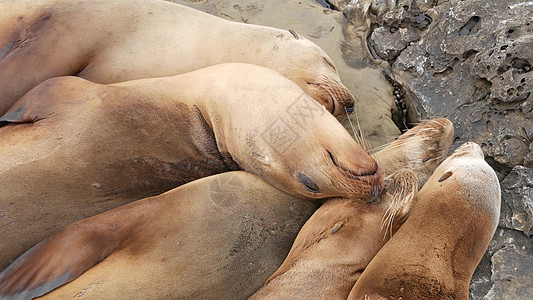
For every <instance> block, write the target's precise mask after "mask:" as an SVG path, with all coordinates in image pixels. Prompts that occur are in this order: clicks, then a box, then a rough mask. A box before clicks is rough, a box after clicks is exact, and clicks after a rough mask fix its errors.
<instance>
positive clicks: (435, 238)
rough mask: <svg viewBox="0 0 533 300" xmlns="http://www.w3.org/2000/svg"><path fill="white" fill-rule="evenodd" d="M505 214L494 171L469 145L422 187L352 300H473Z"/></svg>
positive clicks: (444, 163)
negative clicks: (473, 283)
mask: <svg viewBox="0 0 533 300" xmlns="http://www.w3.org/2000/svg"><path fill="white" fill-rule="evenodd" d="M499 213H500V185H499V182H498V178H497V177H496V174H495V172H494V170H492V168H491V167H490V166H489V165H488V164H487V163H486V162H485V160H484V159H483V152H482V150H481V148H480V147H479V146H478V145H477V144H475V143H465V144H463V145H462V146H460V147H459V148H457V149H456V150H455V152H454V153H453V154H452V155H451V156H450V157H448V158H447V159H446V160H445V161H444V162H443V163H442V164H441V165H440V166H439V167H438V168H437V169H436V170H435V172H434V173H433V175H432V176H431V177H430V178H429V179H428V181H427V182H426V184H425V185H424V186H423V187H422V189H421V190H420V192H419V193H418V201H417V203H416V204H415V206H414V207H413V209H412V211H411V213H410V215H409V218H408V219H407V221H406V222H405V223H404V224H403V225H402V227H401V228H400V229H399V230H398V232H397V233H396V234H395V235H394V236H393V237H392V238H391V240H390V241H389V242H388V243H387V244H386V245H385V246H384V247H383V248H382V249H381V250H380V251H379V252H378V254H377V255H376V256H375V257H374V259H373V260H372V261H371V262H370V264H369V265H368V267H367V268H366V270H365V271H364V272H363V275H361V277H360V278H359V280H358V281H357V283H356V284H355V285H354V287H353V289H352V291H351V293H350V296H349V297H348V299H399V298H402V299H468V288H469V284H470V279H471V278H472V274H473V273H474V270H475V269H476V267H477V265H478V264H479V261H480V260H481V258H482V256H483V254H484V253H485V251H486V249H487V247H488V245H489V242H490V240H491V239H492V236H493V234H494V232H495V230H496V227H497V225H498V220H499Z"/></svg>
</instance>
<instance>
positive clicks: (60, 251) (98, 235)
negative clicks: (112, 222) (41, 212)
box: [0, 222, 118, 299]
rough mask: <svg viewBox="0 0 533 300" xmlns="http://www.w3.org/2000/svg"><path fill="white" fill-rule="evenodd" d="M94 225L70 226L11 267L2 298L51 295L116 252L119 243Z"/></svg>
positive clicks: (1, 285) (0, 288)
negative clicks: (51, 292) (53, 291)
mask: <svg viewBox="0 0 533 300" xmlns="http://www.w3.org/2000/svg"><path fill="white" fill-rule="evenodd" d="M91 224H92V223H88V224H81V225H80V224H79V222H78V223H74V224H72V225H69V226H67V227H66V228H65V229H63V230H62V231H60V232H59V233H57V234H55V235H54V236H52V237H50V238H48V239H46V240H44V241H42V242H41V243H39V244H37V245H36V246H34V247H33V248H31V249H30V250H28V251H26V252H25V253H24V254H22V255H21V256H20V257H19V258H17V259H16V260H15V261H14V262H12V263H11V264H10V265H9V266H7V268H5V269H4V270H3V271H2V272H1V273H0V299H32V298H35V297H39V296H42V295H44V294H47V293H49V292H50V291H52V290H54V289H56V288H57V287H59V286H61V285H64V284H65V283H68V282H70V281H72V280H74V279H76V278H77V277H79V276H80V275H81V274H83V273H84V272H85V271H87V270H88V269H90V268H91V267H92V266H94V265H96V264H97V263H99V262H100V261H102V260H103V259H104V258H105V257H107V256H108V255H109V254H110V253H112V252H113V251H114V249H115V248H116V247H117V245H118V242H117V241H113V240H112V239H110V238H109V236H110V235H108V234H107V232H105V231H103V230H98V228H93V227H92V226H91ZM109 230H112V229H111V228H110V229H109Z"/></svg>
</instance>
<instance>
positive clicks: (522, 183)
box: [500, 166, 533, 238]
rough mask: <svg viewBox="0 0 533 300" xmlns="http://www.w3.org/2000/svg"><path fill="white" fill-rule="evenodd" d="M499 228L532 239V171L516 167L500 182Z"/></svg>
mask: <svg viewBox="0 0 533 300" xmlns="http://www.w3.org/2000/svg"><path fill="white" fill-rule="evenodd" d="M501 188H502V211H501V216H500V226H502V227H506V228H511V229H515V230H519V231H522V232H524V234H525V235H526V236H528V237H530V238H531V237H533V169H531V168H526V167H522V166H516V167H514V168H513V170H512V171H511V173H510V174H509V175H508V176H507V177H506V178H505V179H504V180H503V181H502V182H501Z"/></svg>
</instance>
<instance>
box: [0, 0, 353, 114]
mask: <svg viewBox="0 0 533 300" xmlns="http://www.w3.org/2000/svg"><path fill="white" fill-rule="evenodd" d="M1 6H2V10H1V11H0V115H2V114H4V113H5V112H6V111H7V110H8V109H9V108H10V107H11V106H12V105H13V104H14V103H15V102H16V101H17V100H18V99H19V98H20V97H22V96H23V95H24V94H25V93H26V92H27V91H29V90H30V89H31V88H32V87H34V86H36V85H37V84H39V83H40V82H43V81H45V80H46V79H49V78H52V77H58V76H66V75H75V76H79V77H82V78H85V79H88V80H91V81H93V82H96V83H116V82H122V81H127V80H132V79H140V78H150V77H160V76H170V75H177V74H182V73H186V72H190V71H193V70H197V69H201V68H204V67H207V66H211V65H216V64H220V63H227V62H243V63H250V64H256V65H260V66H264V67H267V68H270V69H273V70H276V71H278V72H279V73H281V74H282V75H283V76H285V77H287V78H289V79H290V80H292V81H294V82H295V83H296V84H298V85H299V86H300V87H301V88H302V89H303V90H304V91H305V92H306V93H307V94H309V95H310V96H311V97H313V98H314V99H315V100H317V101H318V102H319V103H320V104H322V105H324V106H325V107H326V109H327V110H328V111H329V112H331V113H332V114H333V115H335V116H336V117H338V118H343V117H344V116H346V114H347V112H348V113H349V112H351V111H353V109H354V98H353V96H352V94H351V93H350V91H348V89H347V88H346V87H345V86H344V85H343V84H342V83H341V80H340V78H339V75H338V73H337V70H336V68H335V65H334V64H333V62H332V61H331V59H330V58H329V57H328V55H327V54H326V53H325V52H324V51H323V50H322V49H320V48H319V47H318V46H317V45H315V44H314V43H313V42H311V41H309V40H308V39H306V38H304V37H303V36H301V35H299V34H297V33H296V32H294V31H286V30H280V29H276V28H269V27H265V26H257V25H251V24H243V23H237V22H231V21H227V20H223V19H221V18H218V17H215V16H212V15H209V14H206V13H203V12H200V11H197V10H195V9H192V8H189V7H185V6H181V5H178V4H174V3H170V2H167V1H155V0H111V1H110V0H93V1H86V0H56V1H51V0H37V1H35V0H19V1H8V0H6V1H2V2H1ZM117 12H120V13H117ZM21 70H22V71H21Z"/></svg>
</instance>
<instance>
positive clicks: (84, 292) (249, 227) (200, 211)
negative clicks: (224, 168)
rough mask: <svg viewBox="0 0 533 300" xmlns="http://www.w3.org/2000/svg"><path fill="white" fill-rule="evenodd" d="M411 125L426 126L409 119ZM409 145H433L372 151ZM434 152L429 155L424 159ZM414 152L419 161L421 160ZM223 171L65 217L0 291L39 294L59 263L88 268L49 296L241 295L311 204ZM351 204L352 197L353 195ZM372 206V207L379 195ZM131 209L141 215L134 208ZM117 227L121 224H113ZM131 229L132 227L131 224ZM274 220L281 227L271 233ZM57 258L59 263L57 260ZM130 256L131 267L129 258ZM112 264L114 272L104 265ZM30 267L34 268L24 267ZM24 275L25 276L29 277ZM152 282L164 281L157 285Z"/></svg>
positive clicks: (53, 279) (53, 280)
mask: <svg viewBox="0 0 533 300" xmlns="http://www.w3.org/2000/svg"><path fill="white" fill-rule="evenodd" d="M432 124H433V126H437V127H438V126H439V125H437V123H432ZM442 124H445V126H451V124H447V123H442ZM420 126H423V125H422V124H421V125H420ZM412 130H415V131H416V132H417V134H425V133H424V132H423V131H420V130H417V129H416V128H414V129H412ZM445 131H449V130H443V132H445ZM432 138H433V139H434V140H433V143H434V144H437V145H445V144H446V143H443V142H442V141H440V139H446V138H447V136H446V135H444V134H443V135H440V136H439V135H436V134H435V135H432ZM413 144H414V145H419V146H420V147H427V148H428V149H434V147H433V146H432V145H431V143H430V140H428V139H424V138H421V137H419V136H417V135H416V134H415V135H410V137H409V138H408V139H406V140H403V139H399V140H398V141H396V142H393V143H392V144H390V145H387V147H385V149H383V150H381V151H380V152H378V153H377V154H376V155H377V156H379V155H380V153H381V152H384V153H388V155H390V156H394V155H397V156H399V157H403V156H404V155H405V153H404V151H403V150H404V148H408V149H410V150H413ZM441 152H445V151H444V150H442V151H433V150H432V151H430V152H427V153H426V152H421V151H419V152H416V153H420V155H421V157H428V155H438V154H439V153H441ZM437 159H439V158H438V157H432V159H431V161H433V160H437ZM390 161H396V162H398V164H397V166H396V167H397V168H400V167H401V164H402V163H406V162H405V161H403V160H401V159H398V160H390ZM416 161H419V162H420V163H422V161H423V160H421V159H416ZM426 166H428V167H431V166H432V165H431V164H426ZM387 169H388V170H391V169H393V168H387ZM227 174H229V173H223V174H220V175H216V176H212V177H210V178H208V179H201V180H198V181H194V182H192V183H189V184H186V185H184V186H181V187H179V188H176V189H175V190H173V191H170V192H167V193H165V194H163V195H161V196H157V197H153V198H148V199H144V200H140V201H137V202H134V203H132V204H129V205H127V206H123V207H119V208H117V209H115V210H112V211H108V212H105V213H103V214H100V215H98V216H95V217H92V218H89V219H86V220H83V221H79V222H77V223H75V224H77V225H69V226H67V227H66V228H65V229H63V230H62V231H61V232H60V233H58V234H56V235H55V236H53V237H51V238H49V239H48V240H47V241H44V242H42V243H41V244H39V245H37V246H35V247H34V248H33V249H34V250H30V251H28V252H27V253H26V254H24V255H23V256H22V257H21V258H20V259H18V260H17V262H15V263H13V264H11V265H10V266H9V268H8V269H6V270H5V271H3V273H2V274H1V275H0V291H3V293H4V294H1V293H0V295H6V294H9V293H10V292H9V291H19V293H20V296H21V297H22V296H24V295H26V296H28V297H29V295H30V294H25V293H30V290H31V293H32V294H33V295H37V294H40V293H46V292H47V291H50V290H52V289H53V288H54V287H56V286H58V285H61V284H62V283H64V282H65V281H66V280H71V279H73V278H70V279H67V278H65V277H62V276H65V274H63V273H61V272H64V271H65V270H66V269H71V270H72V271H71V272H70V275H68V277H75V276H77V275H75V274H78V273H80V272H83V271H85V270H87V269H90V270H89V271H88V272H86V273H84V274H83V275H81V277H79V278H78V279H76V280H75V281H74V282H72V283H71V284H68V285H65V286H64V287H62V288H61V289H58V290H57V292H54V293H55V294H54V293H52V294H51V295H50V296H51V297H52V295H54V296H58V295H59V294H61V295H63V294H65V295H66V294H70V295H80V296H85V297H93V296H94V297H95V298H101V297H102V295H105V298H106V299H110V298H112V297H111V296H112V295H117V294H114V293H119V294H118V296H116V297H118V298H119V299H120V298H122V299H123V298H124V297H126V298H127V296H126V295H129V294H130V293H131V294H132V295H135V298H148V299H153V298H162V299H168V298H169V297H175V298H184V299H190V298H198V299H216V298H219V299H220V298H222V299H240V298H245V297H248V296H250V295H251V294H252V293H254V292H255V291H256V290H257V289H259V288H260V287H261V285H262V284H263V283H264V282H265V280H266V279H267V278H268V277H269V276H270V275H271V274H272V273H273V272H274V271H275V270H276V269H277V268H278V267H279V265H280V264H281V263H282V262H283V260H284V259H285V257H286V256H287V253H288V252H289V249H290V244H291V243H292V241H293V240H294V238H295V237H296V234H297V233H298V231H299V229H300V227H301V226H302V225H303V223H304V222H305V221H306V219H307V218H308V217H309V216H310V215H311V214H312V213H313V211H314V209H315V208H316V206H315V205H314V204H313V203H310V202H308V201H302V200H297V199H295V198H294V197H292V196H290V195H287V194H285V193H283V192H280V191H279V190H277V189H276V188H274V187H272V186H270V185H268V184H266V183H264V182H263V181H262V180H259V179H257V177H255V176H252V175H250V174H246V173H242V172H234V173H231V174H234V175H227ZM191 202H192V204H189V203H191ZM350 203H351V205H352V206H354V205H355V204H354V201H353V200H351V201H350ZM218 206H221V207H218ZM372 207H374V210H379V205H377V204H375V205H374V204H373V205H372ZM138 215H140V217H138V218H137V217H135V216H138ZM152 216H157V217H152ZM152 219H154V220H152ZM165 223H166V225H165ZM241 224H242V225H241ZM352 224H353V223H352ZM117 228H120V230H115V229H117ZM132 228H134V230H132V231H130V230H129V229H132ZM176 228H178V229H177V230H176ZM279 228H281V229H283V232H285V233H286V235H284V234H283V232H282V233H280V232H278V230H279ZM344 229H346V228H344ZM93 233H95V234H94V235H93ZM145 233H148V234H145ZM224 241H225V242H224ZM119 242H120V244H117V243H119ZM378 243H379V242H378ZM232 246H233V247H232ZM57 247H59V248H57ZM169 247H176V249H171V248H169ZM228 247H230V248H228ZM271 247H274V248H271ZM47 249H48V250H47ZM144 249H148V250H144ZM215 249H217V251H214V250H215ZM82 250H83V251H82ZM173 251H178V252H173ZM191 252H193V254H191ZM228 253H229V254H228ZM240 255H242V256H240ZM106 256H107V257H106ZM94 257H97V258H98V260H101V259H104V261H105V264H103V265H104V267H101V266H100V264H98V265H96V266H95V267H94V268H91V266H92V264H94V263H96V262H97V261H96V262H95V261H94V260H91V259H89V258H94ZM43 259H44V260H43ZM57 260H59V261H61V263H59V262H57V263H56V261H57ZM132 260H134V261H135V263H134V264H133V265H135V267H132ZM37 261H41V263H43V264H44V265H43V264H41V263H37ZM47 262H49V263H47ZM85 262H87V263H85ZM152 262H157V266H156V267H154V264H153V263H152ZM111 266H113V267H111ZM112 268H116V269H117V270H115V271H113V272H118V273H110V274H108V270H109V269H112ZM124 268H126V269H124ZM136 270H140V272H139V273H137V274H135V275H133V277H135V278H133V277H124V276H123V275H121V276H118V275H117V276H116V277H115V276H114V275H113V274H119V273H120V274H130V273H131V272H135V271H136ZM34 272H37V273H38V274H40V275H36V277H33V275H30V274H35V273H34ZM100 272H103V273H102V274H100ZM15 273H18V274H19V275H15ZM78 275H79V274H78ZM143 275H145V277H143ZM19 276H21V277H19ZM102 276H103V277H102ZM161 277H165V278H167V277H168V278H167V279H164V280H157V282H156V283H155V284H156V285H153V282H154V280H152V278H161ZM30 278H33V279H32V280H33V281H31V280H30V282H28V279H30ZM25 280H26V281H25ZM41 280H42V282H41ZM64 280H65V281H64ZM39 282H41V283H39ZM87 282H89V283H87ZM106 282H108V283H106ZM171 282H176V283H175V284H171ZM35 284H37V285H40V287H39V288H37V287H36V285H35ZM158 284H162V285H164V286H163V287H161V288H160V287H158V286H157V285H158ZM152 287H153V288H152ZM230 287H231V288H230ZM124 289H128V291H124ZM118 290H120V291H118Z"/></svg>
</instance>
